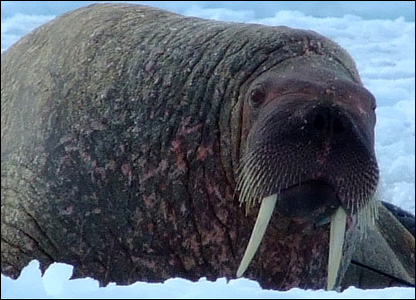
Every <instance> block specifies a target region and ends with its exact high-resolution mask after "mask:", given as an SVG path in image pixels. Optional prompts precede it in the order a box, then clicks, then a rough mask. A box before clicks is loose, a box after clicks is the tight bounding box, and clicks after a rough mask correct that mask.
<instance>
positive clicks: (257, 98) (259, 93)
mask: <svg viewBox="0 0 416 300" xmlns="http://www.w3.org/2000/svg"><path fill="white" fill-rule="evenodd" d="M265 98H266V93H265V91H264V89H263V88H262V87H260V86H258V87H255V88H254V89H253V90H252V91H251V93H250V105H251V107H252V108H258V107H259V106H260V104H262V103H263V101H264V99H265Z"/></svg>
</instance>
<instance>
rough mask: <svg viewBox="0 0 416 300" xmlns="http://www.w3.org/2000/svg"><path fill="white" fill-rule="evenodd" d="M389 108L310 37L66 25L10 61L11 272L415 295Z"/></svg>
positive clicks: (99, 11) (139, 16)
mask: <svg viewBox="0 0 416 300" xmlns="http://www.w3.org/2000/svg"><path fill="white" fill-rule="evenodd" d="M375 107H376V101H375V99H374V97H373V96H372V95H371V93H370V92H369V91H368V90H366V89H365V88H364V87H363V84H362V82H361V80H360V77H359V74H358V71H357V69H356V67H355V63H354V61H353V60H352V58H351V57H350V56H349V55H348V53H347V52H346V51H345V50H343V49H342V48H341V47H340V46H338V45H337V44H336V43H334V42H332V41H331V40H329V39H327V38H325V37H323V36H321V35H319V34H317V33H315V32H313V31H307V30H297V29H291V28H288V27H270V26H262V25H255V24H239V23H226V22H217V21H210V20H203V19H199V18H190V17H184V16H180V15H177V14H173V13H170V12H167V11H163V10H159V9H154V8H150V7H146V6H139V5H125V4H122V5H121V4H117V5H115V4H100V5H93V6H88V7H85V8H81V9H78V10H75V11H73V12H70V13H67V14H64V15H62V16H61V17H59V18H57V19H55V20H53V21H51V22H49V23H47V24H45V25H43V26H41V27H39V28H38V29H36V30H34V31H33V32H32V33H30V34H28V35H27V36H25V37H24V38H22V39H21V40H20V41H19V42H18V43H16V44H15V45H14V46H12V47H10V48H9V49H8V50H7V51H6V52H5V53H4V54H3V55H2V57H1V143H2V147H1V170H2V171H1V184H2V188H1V209H2V215H1V258H2V259H1V270H2V273H3V274H5V275H8V276H11V277H13V278H16V277H18V276H19V274H20V272H21V270H22V269H23V268H24V266H25V265H27V264H28V262H29V261H30V260H32V259H37V260H39V262H40V266H41V268H42V270H43V271H44V270H45V269H46V268H47V267H48V266H49V265H50V264H51V263H53V262H65V263H68V264H71V265H73V266H74V273H73V276H72V278H79V277H87V276H89V277H92V278H95V279H97V280H99V282H100V283H101V284H102V285H105V284H107V283H109V282H116V283H118V284H130V283H133V282H135V281H138V280H141V281H147V282H160V281H163V280H166V279H167V278H171V277H183V278H187V279H190V280H198V279H199V278H200V277H203V276H204V277H207V278H208V279H209V280H214V279H216V278H218V277H226V278H228V279H231V278H236V277H240V276H245V277H247V278H251V279H255V280H257V281H258V282H259V283H260V284H261V286H262V287H265V288H273V289H279V290H285V289H290V288H292V287H301V288H310V289H322V288H327V289H340V288H344V287H346V286H348V285H357V286H361V287H363V286H369V287H374V286H390V285H400V284H414V236H412V235H411V234H410V233H409V231H408V230H407V229H406V228H405V227H404V226H403V224H402V223H401V222H400V219H399V218H397V217H396V216H395V215H394V212H393V213H392V212H391V211H392V210H391V209H390V210H389V209H387V208H386V206H384V205H383V204H381V202H380V201H379V200H377V197H376V190H377V185H378V181H379V171H378V166H377V159H376V157H375V153H374V125H375V122H376V116H375ZM410 218H412V217H411V216H410ZM413 220H414V217H413ZM266 229H267V230H266ZM369 253H370V254H373V255H371V257H369V255H368V254H369ZM374 253H375V254H374ZM385 263H387V264H386V265H385ZM363 276H364V277H365V279H366V280H365V282H364V281H363Z"/></svg>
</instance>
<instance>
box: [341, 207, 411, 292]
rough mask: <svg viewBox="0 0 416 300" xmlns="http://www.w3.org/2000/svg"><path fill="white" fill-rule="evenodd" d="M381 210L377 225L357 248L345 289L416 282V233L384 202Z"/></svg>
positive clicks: (346, 277) (347, 275) (345, 282)
mask: <svg viewBox="0 0 416 300" xmlns="http://www.w3.org/2000/svg"><path fill="white" fill-rule="evenodd" d="M379 213H380V215H379V218H378V220H377V222H376V226H375V228H372V229H369V230H368V232H367V234H366V236H365V237H364V238H363V240H362V242H361V243H360V245H359V246H357V248H356V251H355V253H354V255H353V258H352V261H351V265H350V267H349V269H348V271H347V273H346V275H345V277H344V281H343V284H342V286H343V287H344V288H346V287H348V286H356V287H360V288H382V287H386V286H414V285H415V238H414V235H412V233H411V230H409V229H408V228H406V227H405V226H404V224H402V222H401V221H400V219H399V218H397V217H396V214H395V213H394V211H393V212H392V211H391V209H390V207H389V206H387V207H386V206H385V205H381V206H380V212H379ZM408 218H410V217H409V216H408ZM413 222H414V221H413ZM407 223H408V222H407ZM407 223H405V224H407Z"/></svg>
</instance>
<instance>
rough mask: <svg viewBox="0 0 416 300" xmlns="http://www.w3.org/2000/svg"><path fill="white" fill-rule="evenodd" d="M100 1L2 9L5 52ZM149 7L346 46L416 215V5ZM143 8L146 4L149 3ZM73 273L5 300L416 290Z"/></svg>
mask: <svg viewBox="0 0 416 300" xmlns="http://www.w3.org/2000/svg"><path fill="white" fill-rule="evenodd" d="M92 2H94V1H60V2H53V1H44V2H42V3H41V4H40V3H39V2H36V1H33V2H24V1H2V2H1V51H2V52H3V51H4V50H6V49H7V48H8V47H9V46H10V45H11V44H13V43H14V42H16V41H17V40H18V39H19V38H20V37H22V36H23V35H25V34H26V33H28V32H29V31H30V30H32V29H33V28H35V27H37V26H39V25H41V24H43V23H45V22H47V21H48V20H51V19H52V18H54V17H55V16H58V15H60V14H62V13H64V12H67V11H69V10H71V9H75V8H77V7H80V6H83V5H87V4H90V3H92ZM144 2H145V3H146V4H150V5H153V6H157V7H161V8H164V9H168V10H171V11H174V12H177V13H181V14H185V15H189V16H191V15H192V16H198V17H204V18H211V19H216V20H225V21H237V22H251V23H261V24H266V25H287V26H291V27H296V28H303V29H311V30H315V31H317V32H319V33H321V34H323V35H325V36H328V37H329V38H331V39H333V40H335V41H336V42H338V43H339V44H340V45H341V46H343V47H344V48H345V49H346V50H347V51H348V52H349V53H350V54H351V56H352V57H353V58H354V59H355V61H356V63H357V67H358V69H359V71H360V74H361V77H362V79H363V82H364V85H365V86H366V87H367V88H368V89H369V90H370V91H371V92H372V93H373V94H374V95H375V96H376V98H377V103H378V108H377V118H378V121H377V126H376V152H377V157H378V161H379V164H380V170H381V178H382V181H381V184H380V194H381V198H382V199H383V200H385V201H389V202H392V203H394V204H396V205H398V206H400V207H402V208H404V209H405V210H407V211H410V212H412V213H413V214H414V211H415V57H414V53H415V22H414V20H415V17H414V16H415V4H414V2H413V1H385V2H383V3H382V4H381V3H380V2H371V1H361V2H359V3H358V2H355V3H354V4H351V2H342V1H328V2H325V3H323V2H320V1H309V2H307V3H306V2H303V1H279V2H268V1H258V2H255V3H254V2H240V1H239V2H222V1H200V2H193V3H190V2H186V3H185V2H183V1H177V2H169V1H164V2H155V1H144ZM144 2H142V3H144ZM71 273H72V267H71V266H68V265H65V264H53V265H52V266H50V267H49V269H48V270H47V271H46V273H45V274H44V276H43V277H41V276H40V271H39V266H38V262H37V261H32V262H31V263H30V264H29V266H28V267H26V268H25V269H24V270H23V272H22V275H21V276H20V278H19V279H18V280H11V279H9V278H7V277H5V276H3V275H1V297H2V298H302V299H314V298H327V299H338V298H380V299H381V298H384V299H388V298H393V299H399V298H401V299H412V298H413V299H414V298H415V289H414V288H389V289H382V290H360V289H356V288H349V289H347V290H346V291H344V292H343V293H336V292H325V291H305V290H301V289H292V290H290V291H287V292H278V291H270V290H263V289H261V288H260V286H259V285H258V283H256V282H254V281H250V280H247V279H238V280H231V281H230V282H228V283H227V282H226V280H225V279H223V278H222V279H218V280H217V281H216V282H209V281H207V280H206V279H204V278H202V279H200V280H199V281H198V282H196V283H194V282H190V281H188V280H184V279H179V278H174V279H169V280H167V281H166V282H165V283H158V284H149V283H144V282H137V283H135V284H133V285H131V286H127V287H119V286H115V284H110V285H108V286H107V287H105V288H99V287H98V283H97V281H95V280H93V279H90V278H87V279H76V280H68V279H69V277H70V275H71Z"/></svg>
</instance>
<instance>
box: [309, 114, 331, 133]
mask: <svg viewBox="0 0 416 300" xmlns="http://www.w3.org/2000/svg"><path fill="white" fill-rule="evenodd" d="M327 123H328V120H327V118H326V116H325V115H323V114H321V113H319V114H317V115H316V116H315V120H314V121H313V123H312V126H313V127H314V128H315V129H316V130H318V131H323V130H325V128H327V127H328V124H327Z"/></svg>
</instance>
